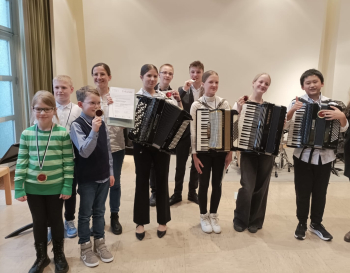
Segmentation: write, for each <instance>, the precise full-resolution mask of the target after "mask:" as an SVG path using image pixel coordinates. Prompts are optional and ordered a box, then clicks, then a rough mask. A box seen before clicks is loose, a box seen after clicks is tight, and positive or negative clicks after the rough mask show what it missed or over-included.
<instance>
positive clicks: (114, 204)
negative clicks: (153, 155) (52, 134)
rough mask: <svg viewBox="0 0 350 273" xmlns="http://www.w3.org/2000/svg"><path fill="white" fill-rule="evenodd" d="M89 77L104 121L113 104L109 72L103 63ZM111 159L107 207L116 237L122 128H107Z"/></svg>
mask: <svg viewBox="0 0 350 273" xmlns="http://www.w3.org/2000/svg"><path fill="white" fill-rule="evenodd" d="M91 75H92V78H93V80H94V84H95V86H96V89H97V90H98V92H99V93H100V95H101V108H102V110H103V114H104V121H105V122H107V118H108V104H111V103H113V101H112V99H111V97H110V95H109V86H108V83H109V81H110V80H111V79H112V75H111V70H110V68H109V66H108V65H107V64H105V63H97V64H95V65H94V66H93V67H92V69H91ZM108 132H109V137H110V141H111V150H112V157H113V171H114V177H115V183H114V186H113V187H111V189H110V194H109V205H110V209H111V229H112V232H113V233H114V234H116V235H119V234H121V233H122V226H121V224H120V223H119V214H118V213H119V207H120V196H121V190H120V174H121V170H122V165H123V161H124V156H125V141H124V133H123V128H122V127H117V126H108Z"/></svg>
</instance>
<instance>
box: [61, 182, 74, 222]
mask: <svg viewBox="0 0 350 273" xmlns="http://www.w3.org/2000/svg"><path fill="white" fill-rule="evenodd" d="M76 203H77V180H76V179H75V178H73V184H72V195H71V197H70V198H69V199H67V200H65V201H64V218H65V219H66V221H72V220H74V219H75V207H76Z"/></svg>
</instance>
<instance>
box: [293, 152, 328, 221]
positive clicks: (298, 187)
mask: <svg viewBox="0 0 350 273" xmlns="http://www.w3.org/2000/svg"><path fill="white" fill-rule="evenodd" d="M293 160H294V184H295V194H296V199H297V200H296V203H297V218H298V220H299V222H301V223H306V222H307V218H308V215H309V209H310V197H311V196H312V200H311V213H310V219H311V222H312V223H316V224H319V223H321V222H322V217H323V213H324V208H325V206H326V195H327V188H328V183H329V178H330V176H331V164H332V162H329V163H327V164H324V165H322V162H321V161H319V165H313V164H309V163H306V162H304V161H302V160H300V159H298V158H296V157H295V156H293Z"/></svg>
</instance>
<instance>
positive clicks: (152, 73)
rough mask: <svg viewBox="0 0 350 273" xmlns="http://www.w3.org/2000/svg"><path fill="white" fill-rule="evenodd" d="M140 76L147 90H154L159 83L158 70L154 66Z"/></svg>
mask: <svg viewBox="0 0 350 273" xmlns="http://www.w3.org/2000/svg"><path fill="white" fill-rule="evenodd" d="M140 78H141V80H142V84H143V89H145V90H146V91H148V90H153V89H154V87H155V86H156V84H157V80H158V72H157V71H156V70H155V69H154V68H152V69H150V70H149V71H148V72H147V73H146V74H145V75H143V76H141V75H140Z"/></svg>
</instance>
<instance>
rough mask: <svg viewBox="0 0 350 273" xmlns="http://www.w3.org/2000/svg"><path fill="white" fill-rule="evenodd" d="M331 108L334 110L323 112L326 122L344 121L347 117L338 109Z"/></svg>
mask: <svg viewBox="0 0 350 273" xmlns="http://www.w3.org/2000/svg"><path fill="white" fill-rule="evenodd" d="M331 108H332V109H334V110H322V113H323V114H324V117H325V119H326V120H334V119H342V118H344V117H345V114H344V113H343V112H342V111H340V110H339V109H338V108H337V107H334V106H331Z"/></svg>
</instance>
